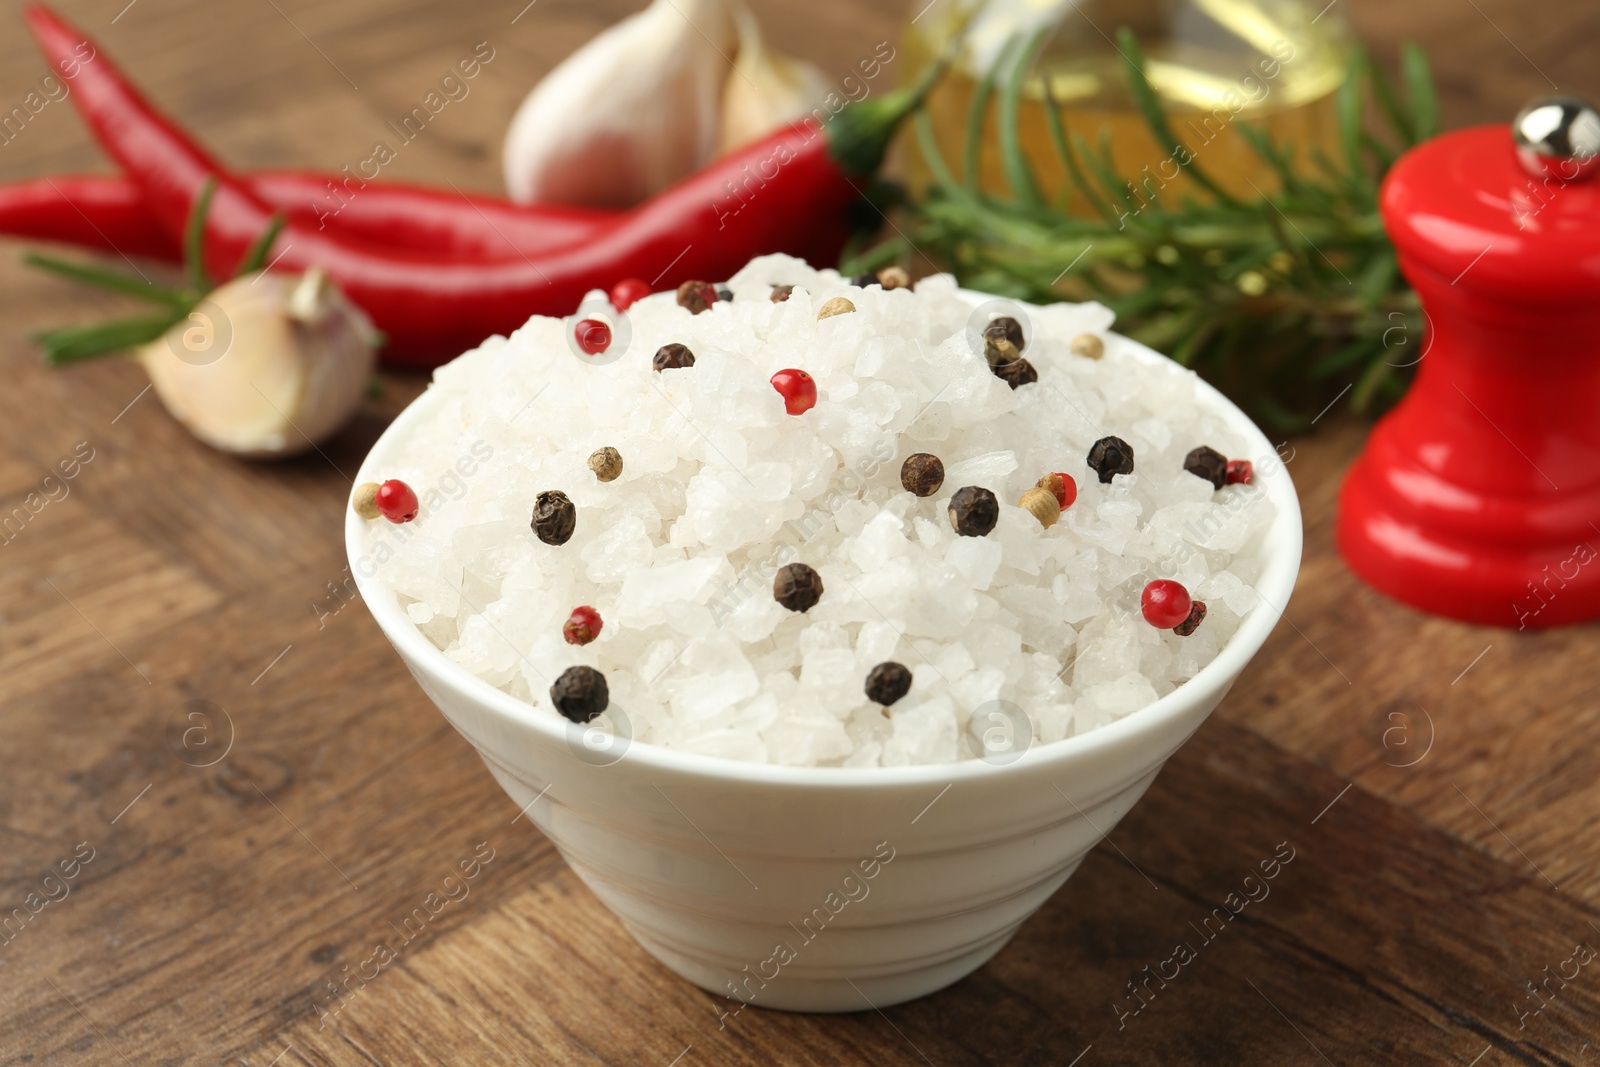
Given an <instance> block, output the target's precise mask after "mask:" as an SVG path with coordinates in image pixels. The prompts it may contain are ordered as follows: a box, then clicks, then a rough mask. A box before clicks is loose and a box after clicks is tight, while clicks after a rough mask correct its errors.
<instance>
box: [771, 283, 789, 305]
mask: <svg viewBox="0 0 1600 1067" xmlns="http://www.w3.org/2000/svg"><path fill="white" fill-rule="evenodd" d="M793 294H794V286H792V285H774V286H773V287H772V296H771V297H770V298H769V299H770V300H771V301H772V302H773V303H774V304H781V303H783V302H784V301H785V300H787V299H789V297H790V296H792V295H793Z"/></svg>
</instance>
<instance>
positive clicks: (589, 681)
mask: <svg viewBox="0 0 1600 1067" xmlns="http://www.w3.org/2000/svg"><path fill="white" fill-rule="evenodd" d="M550 703H552V704H554V705H555V706H556V710H557V711H559V712H560V713H561V714H562V715H565V716H566V717H567V718H569V719H571V720H572V721H573V722H576V723H585V722H589V721H590V720H592V719H594V718H595V717H596V716H598V715H599V714H600V713H601V712H603V711H605V710H606V708H607V707H609V706H610V705H611V689H610V687H609V686H607V685H606V676H605V675H603V674H601V673H600V672H599V671H597V670H595V669H594V668H593V667H568V668H567V669H566V670H564V671H562V672H561V677H559V678H557V679H556V684H555V685H552V686H551V687H550Z"/></svg>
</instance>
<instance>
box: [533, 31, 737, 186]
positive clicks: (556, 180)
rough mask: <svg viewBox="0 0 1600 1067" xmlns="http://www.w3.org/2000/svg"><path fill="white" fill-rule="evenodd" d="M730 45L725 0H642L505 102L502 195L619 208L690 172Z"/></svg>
mask: <svg viewBox="0 0 1600 1067" xmlns="http://www.w3.org/2000/svg"><path fill="white" fill-rule="evenodd" d="M736 45H737V34H736V32H735V30H734V25H733V15H732V11H731V9H730V7H729V5H728V3H727V0H654V2H653V3H651V5H650V6H649V7H647V8H645V9H644V10H643V11H641V12H638V13H637V14H634V15H630V16H629V17H628V18H625V19H623V20H622V21H621V22H618V23H617V24H616V25H614V26H611V27H610V28H608V29H606V30H605V31H604V32H602V33H601V34H600V35H599V36H598V37H596V38H594V40H592V41H590V42H589V43H587V44H585V45H584V46H583V47H582V48H579V49H578V50H577V51H576V52H574V53H572V55H570V56H568V57H567V58H566V59H565V60H563V61H562V62H561V63H560V64H559V65H558V66H557V67H556V68H555V69H554V70H552V71H551V72H550V73H549V74H548V75H546V76H545V78H544V80H542V81H541V82H540V83H539V84H538V85H537V86H535V87H534V90H533V92H532V93H530V94H529V95H528V98H527V99H526V100H524V101H523V102H522V106H521V107H520V108H518V109H517V114H516V117H515V118H514V119H512V122H511V129H510V131H509V132H508V133H507V135H506V143H505V161H504V162H505V176H506V189H507V191H508V192H509V193H510V195H511V199H513V200H515V201H517V202H519V203H529V202H531V201H548V202H555V203H566V204H588V205H594V206H603V207H625V206H627V205H630V204H636V203H638V202H639V201H641V200H644V199H646V198H647V197H649V196H650V195H652V194H653V193H656V192H658V191H660V190H661V189H664V188H666V187H667V186H668V185H671V184H672V183H673V182H675V181H677V180H678V179H679V178H682V177H683V176H685V175H687V174H692V173H693V172H694V171H696V170H698V169H700V168H701V167H702V166H704V165H705V164H706V163H708V162H709V161H710V160H711V159H712V157H713V156H714V155H715V154H716V149H717V130H718V123H719V118H720V106H721V101H722V86H723V82H724V80H725V78H726V75H727V71H728V60H729V58H731V57H732V55H733V53H734V49H735V47H736Z"/></svg>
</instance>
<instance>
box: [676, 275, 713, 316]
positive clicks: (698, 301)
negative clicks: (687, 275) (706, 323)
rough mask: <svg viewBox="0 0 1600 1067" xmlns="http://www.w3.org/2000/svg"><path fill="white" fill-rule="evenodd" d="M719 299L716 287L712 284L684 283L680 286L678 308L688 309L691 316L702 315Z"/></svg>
mask: <svg viewBox="0 0 1600 1067" xmlns="http://www.w3.org/2000/svg"><path fill="white" fill-rule="evenodd" d="M718 299H719V297H718V295H717V290H716V287H714V286H713V285H712V284H711V283H710V282H684V283H683V284H682V285H680V286H678V306H679V307H683V308H688V309H689V313H690V314H691V315H698V314H700V312H702V311H704V310H705V309H706V308H708V307H710V306H711V305H712V304H715V303H716V302H717V300H718Z"/></svg>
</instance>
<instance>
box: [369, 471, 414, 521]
mask: <svg viewBox="0 0 1600 1067" xmlns="http://www.w3.org/2000/svg"><path fill="white" fill-rule="evenodd" d="M373 503H375V504H377V506H378V511H379V512H381V513H382V514H383V517H384V518H386V519H388V520H389V521H390V522H410V521H411V520H412V519H414V518H416V517H417V494H416V493H413V492H412V491H411V487H410V486H409V485H407V484H406V483H405V482H402V481H401V480H400V479H399V478H390V479H389V480H388V481H386V482H384V483H383V484H382V485H380V486H378V496H377V498H376V499H375V500H374V501H373Z"/></svg>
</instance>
